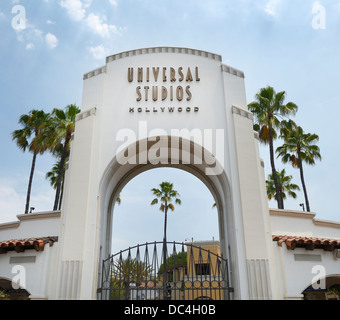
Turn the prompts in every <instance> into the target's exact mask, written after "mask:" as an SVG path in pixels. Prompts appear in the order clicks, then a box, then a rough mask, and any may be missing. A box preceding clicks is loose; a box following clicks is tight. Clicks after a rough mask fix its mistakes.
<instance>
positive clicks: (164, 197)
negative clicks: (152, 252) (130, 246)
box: [151, 182, 182, 299]
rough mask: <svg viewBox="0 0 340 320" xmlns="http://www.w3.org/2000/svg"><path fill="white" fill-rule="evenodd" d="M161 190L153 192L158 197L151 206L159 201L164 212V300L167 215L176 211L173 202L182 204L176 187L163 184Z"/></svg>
mask: <svg viewBox="0 0 340 320" xmlns="http://www.w3.org/2000/svg"><path fill="white" fill-rule="evenodd" d="M159 186H160V189H157V188H153V189H151V191H152V192H153V195H154V196H156V198H155V199H153V200H152V202H151V205H152V206H153V205H156V204H158V202H159V200H160V202H161V205H160V207H159V209H160V210H161V211H163V212H164V233H163V234H164V236H163V263H164V269H163V297H164V299H166V298H167V288H166V280H167V264H166V256H167V247H166V240H167V237H166V228H167V215H168V210H169V209H170V210H171V211H174V210H175V206H174V205H173V203H172V202H173V201H175V203H176V204H178V205H180V204H181V203H182V202H181V200H180V199H179V198H178V197H179V193H178V192H177V191H176V190H174V188H173V187H174V186H173V184H172V183H170V182H162V183H161V184H160V185H159Z"/></svg>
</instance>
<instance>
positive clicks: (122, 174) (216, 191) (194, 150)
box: [98, 136, 237, 283]
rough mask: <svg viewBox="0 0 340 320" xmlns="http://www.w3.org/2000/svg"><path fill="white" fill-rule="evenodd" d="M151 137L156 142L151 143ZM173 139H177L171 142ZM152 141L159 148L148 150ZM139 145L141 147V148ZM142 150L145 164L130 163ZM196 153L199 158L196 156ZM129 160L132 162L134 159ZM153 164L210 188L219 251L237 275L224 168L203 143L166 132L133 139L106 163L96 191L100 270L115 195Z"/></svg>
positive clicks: (106, 250) (108, 248)
mask: <svg viewBox="0 0 340 320" xmlns="http://www.w3.org/2000/svg"><path fill="white" fill-rule="evenodd" d="M170 140H171V142H172V143H171V142H170ZM150 141H157V142H153V143H150ZM174 141H175V142H176V143H173V142H174ZM155 144H157V149H158V151H159V152H156V153H152V154H150V153H149V151H150V150H152V147H153V146H154V145H155ZM184 145H186V146H190V148H183V146H184ZM142 146H144V147H143V148H142ZM145 153H147V154H148V156H147V162H146V163H145V164H138V162H137V163H135V164H131V163H130V162H129V161H130V160H131V159H132V160H134V159H135V158H136V157H137V158H140V157H145ZM199 155H201V156H202V158H200V159H199V157H200V156H199ZM122 158H124V161H125V162H124V163H120V160H119V159H122ZM190 158H191V159H192V161H190V162H189V163H186V161H185V160H186V159H190ZM131 162H132V163H133V161H131ZM155 168H177V169H181V170H184V171H186V172H188V173H190V174H192V175H194V176H195V177H197V178H198V179H199V180H200V181H201V182H202V183H204V184H205V186H206V187H207V188H208V190H209V191H210V192H211V194H212V196H213V199H214V201H215V203H216V208H217V212H218V229H219V238H220V246H221V253H222V254H223V256H224V257H226V258H227V259H228V260H229V261H230V264H231V269H232V270H231V274H232V276H233V277H235V276H236V275H237V268H235V266H236V265H237V259H236V239H235V234H234V232H235V229H234V228H233V227H232V226H233V225H234V223H233V215H232V214H231V212H232V205H231V201H228V200H229V199H230V197H231V194H230V187H229V182H228V179H227V177H226V175H225V171H224V168H223V167H222V166H221V165H220V164H219V163H218V161H217V160H216V159H215V158H214V156H213V155H212V154H211V153H210V152H209V151H207V150H205V149H204V148H203V147H202V146H200V145H198V144H196V143H195V142H193V141H189V140H185V139H182V138H179V137H169V136H158V137H157V139H150V138H149V139H145V140H141V141H138V142H136V143H133V144H132V145H129V146H128V147H127V148H125V149H124V150H122V151H121V152H120V153H119V154H118V155H117V156H116V157H115V158H114V159H113V161H112V162H111V163H110V165H109V166H108V168H107V170H106V172H105V174H104V176H103V179H102V182H101V186H100V193H99V194H100V195H101V196H100V199H101V205H100V207H101V217H102V227H101V229H102V233H101V246H100V253H99V256H98V261H99V267H98V269H99V270H100V267H101V263H102V261H103V260H104V259H106V258H107V257H108V256H109V255H110V254H111V238H112V225H113V212H114V207H115V205H116V199H117V197H118V196H119V194H120V193H121V192H122V190H123V188H124V187H125V186H126V185H127V184H128V183H129V181H131V180H132V179H133V178H135V177H136V176H138V175H139V174H142V173H143V172H146V171H149V170H151V169H155ZM207 169H209V173H210V174H209V175H207V174H206V173H207ZM214 172H216V175H214ZM211 205H213V203H212V204H211ZM100 279H101V273H100V272H99V278H98V283H99V282H100ZM230 282H231V283H234V281H233V278H230Z"/></svg>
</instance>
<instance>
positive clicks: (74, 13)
mask: <svg viewBox="0 0 340 320" xmlns="http://www.w3.org/2000/svg"><path fill="white" fill-rule="evenodd" d="M91 3H92V0H85V1H84V2H82V1H81V0H61V1H60V3H59V4H60V5H61V6H62V7H63V8H65V9H66V10H67V13H68V15H69V16H70V18H71V19H72V20H74V21H82V20H83V19H84V18H85V16H86V10H85V9H86V8H88V7H89V6H90V5H91Z"/></svg>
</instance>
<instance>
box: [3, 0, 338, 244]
mask: <svg viewBox="0 0 340 320" xmlns="http://www.w3.org/2000/svg"><path fill="white" fill-rule="evenodd" d="M15 6H20V7H19V8H21V9H22V8H24V10H25V11H24V13H25V15H24V18H25V19H24V21H25V25H24V27H23V29H22V30H18V29H17V27H18V24H17V25H15V22H16V23H17V22H18V21H19V22H22V20H18V19H17V15H18V11H14V12H12V10H14V9H15V8H18V7H15ZM13 24H14V25H13ZM19 25H20V24H19ZM20 26H21V25H20ZM0 31H1V41H0V70H1V76H0V106H1V109H0V120H1V127H0V135H1V140H0V144H1V145H0V146H1V150H2V157H1V160H0V161H1V162H0V163H1V166H0V223H1V222H8V221H13V220H16V215H18V214H21V213H23V211H24V206H25V196H26V189H27V180H28V175H29V170H30V165H31V155H30V154H28V153H26V154H24V153H22V152H21V151H20V150H19V149H18V148H17V147H16V145H15V143H14V142H12V141H11V136H10V133H11V132H12V131H13V130H15V129H17V121H18V119H19V116H20V115H21V114H24V113H28V112H29V111H30V110H31V109H33V108H36V109H41V108H42V109H44V110H46V111H51V110H52V109H53V108H55V107H58V108H64V107H66V106H67V105H68V104H70V103H76V104H77V105H79V106H80V105H81V93H82V76H83V74H84V73H86V72H88V71H91V70H93V69H95V68H97V67H100V66H103V65H104V64H105V57H106V56H107V55H111V54H115V53H119V52H122V51H126V50H131V49H137V48H143V47H153V46H180V47H190V48H196V49H201V50H206V51H211V52H214V53H217V54H220V55H222V57H223V62H224V63H225V64H228V65H231V66H233V67H235V68H238V69H241V70H242V71H244V73H245V76H246V79H245V82H246V90H247V99H248V102H251V101H253V98H254V95H255V94H256V92H257V91H258V90H259V89H260V88H261V87H264V86H267V85H271V86H273V87H274V88H275V89H276V90H277V91H282V90H285V91H286V92H287V101H293V102H295V103H296V104H297V105H298V106H299V111H298V114H297V115H296V117H295V118H294V119H295V120H296V121H297V122H298V124H299V125H301V126H302V127H303V128H304V130H305V131H306V132H311V133H317V134H318V135H319V136H320V141H319V146H320V148H321V153H322V156H323V160H322V162H319V163H317V164H316V166H314V167H306V168H305V175H306V184H307V189H308V194H309V198H310V205H311V210H312V211H313V212H316V213H317V218H319V219H325V220H334V221H340V209H339V206H338V205H337V203H336V201H335V200H336V199H337V198H338V197H339V181H340V170H339V167H338V164H339V159H340V143H339V124H338V121H339V104H340V90H339V84H340V81H339V74H340V72H339V71H340V58H339V57H340V0H334V1H332V0H327V1H326V0H323V1H322V0H320V1H311V0H299V1H293V0H255V1H254V0H225V1H222V0H212V1H207V0H204V1H201V0H181V1H177V0H172V1H164V0H35V1H31V0H2V1H1V3H0ZM261 156H262V158H263V159H264V160H265V163H266V174H268V173H269V171H270V165H269V162H268V152H267V148H266V147H261ZM53 163H54V159H52V158H51V157H50V156H49V155H44V156H42V157H39V158H38V162H37V167H36V175H35V177H34V184H33V190H32V202H31V204H32V206H34V207H35V208H36V211H44V210H50V209H51V208H52V206H53V196H54V190H53V189H52V188H50V186H49V184H48V182H47V181H46V180H45V173H46V172H47V171H48V170H50V168H51V167H52V165H53ZM276 165H277V168H278V169H282V168H286V171H287V172H288V173H289V174H292V175H293V178H294V180H293V181H294V182H295V183H297V184H300V180H299V173H298V171H297V170H293V169H291V168H290V167H289V166H287V165H286V166H284V165H282V164H281V162H280V160H279V159H278V160H277V161H276ZM151 176H152V177H157V178H158V176H157V173H155V172H154V173H153V174H152V175H151ZM151 176H150V177H151ZM165 176H166V174H165V173H164V172H161V173H159V179H161V178H162V177H165ZM148 177H149V176H148ZM169 178H176V181H173V182H174V183H175V186H176V188H177V189H178V191H180V192H181V190H180V188H181V189H183V190H187V188H188V186H190V187H191V185H192V184H193V183H194V182H192V180H190V179H193V178H192V177H187V175H186V174H184V173H180V174H178V173H176V174H175V173H169ZM148 179H149V178H148ZM146 180H147V179H146ZM146 180H145V177H144V180H143V179H141V180H138V179H136V181H132V182H131V183H130V184H129V186H130V188H129V189H126V190H125V191H124V192H126V197H125V199H129V201H128V200H126V203H125V205H126V208H125V209H123V207H124V204H122V205H121V207H120V208H119V209H118V210H117V217H118V213H120V212H122V213H121V215H122V216H123V215H124V213H123V212H125V211H129V212H136V211H140V212H142V211H143V210H144V211H145V212H153V213H154V214H155V215H157V214H159V213H158V211H157V210H156V209H155V208H150V206H149V199H147V200H146V205H145V209H143V210H142V209H141V206H140V203H138V206H139V207H138V208H139V209H136V207H135V205H136V204H137V202H138V201H135V205H134V204H133V202H134V201H132V199H134V198H135V199H137V196H136V195H138V194H139V195H140V193H138V190H139V188H141V184H143V181H146ZM138 181H140V182H138ZM150 181H159V180H157V179H156V178H155V180H152V178H150ZM198 185H200V182H199V183H198ZM177 186H178V187H177ZM195 186H196V184H195ZM152 187H153V186H152ZM145 189H147V190H149V186H146V187H145ZM124 192H123V195H124ZM148 192H149V191H148ZM181 193H182V194H183V192H181ZM197 194H198V195H199V200H201V199H205V203H209V205H207V206H206V207H202V205H198V206H196V207H192V204H193V203H194V202H195V199H196V200H197ZM191 196H192V197H193V198H192V199H193V200H190V201H187V204H186V206H184V204H183V206H182V208H181V209H178V211H176V212H175V213H174V216H175V215H176V214H177V215H178V216H184V215H185V214H187V213H185V212H196V214H197V212H198V211H199V214H202V215H203V216H204V217H205V218H204V219H206V220H204V219H203V218H202V221H212V226H211V230H212V232H211V237H213V236H215V237H218V234H216V219H217V218H216V216H217V214H216V212H215V213H214V211H213V210H212V209H211V205H210V201H211V195H210V194H209V193H208V192H205V191H204V188H203V189H202V190H201V189H200V188H199V187H197V193H196V194H194V195H191ZM183 197H184V195H183ZM195 197H196V198H195ZM150 198H151V193H150ZM187 199H188V200H189V199H191V198H190V196H189V195H187ZM183 201H184V199H183ZM196 202H197V203H200V201H198V200H197V201H196ZM302 202H304V200H303V193H302V192H300V193H299V198H298V199H297V200H289V201H287V202H286V204H285V206H286V208H287V209H293V210H299V209H300V206H299V204H300V203H302ZM189 203H190V204H189ZM128 205H129V206H131V207H129V208H128ZM270 207H274V208H275V207H276V204H275V203H273V202H271V203H270ZM124 210H125V211H124ZM207 211H208V212H207ZM211 214H213V215H214V214H215V218H214V219H211ZM142 216H143V215H142ZM174 216H173V219H175V218H174ZM117 219H118V218H117ZM150 219H151V218H150ZM130 221H131V220H130ZM144 221H145V220H144ZM149 221H150V220H149ZM183 221H184V220H183ZM123 223H124V222H123V221H122V224H123ZM156 224H157V223H156ZM170 224H171V222H170ZM152 228H154V229H156V228H159V225H157V226H153V227H152ZM169 228H171V227H170V226H169ZM173 228H174V229H176V230H177V227H173ZM201 235H202V237H204V238H207V237H209V236H210V235H205V234H201ZM179 237H180V239H176V240H181V241H183V240H184V238H186V237H189V238H191V237H195V238H196V237H200V234H199V233H198V234H196V233H195V232H194V231H193V232H192V234H190V232H186V231H183V234H181V235H180V236H179ZM153 240H154V239H153ZM138 241H139V240H138Z"/></svg>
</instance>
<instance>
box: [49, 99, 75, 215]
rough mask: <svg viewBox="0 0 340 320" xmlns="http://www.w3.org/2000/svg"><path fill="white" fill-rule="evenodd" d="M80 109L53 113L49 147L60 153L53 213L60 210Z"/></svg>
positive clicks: (66, 109)
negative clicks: (72, 139)
mask: <svg viewBox="0 0 340 320" xmlns="http://www.w3.org/2000/svg"><path fill="white" fill-rule="evenodd" d="M79 112H80V109H79V108H78V107H77V106H76V105H74V104H71V105H68V106H67V107H66V108H65V110H61V109H54V110H53V112H52V116H53V118H52V121H53V124H52V126H50V128H49V132H50V134H49V137H48V145H49V148H50V150H51V152H52V153H54V154H56V153H57V154H58V153H59V155H60V156H59V157H60V159H59V161H60V163H59V172H58V180H57V186H56V196H55V200H54V206H53V211H56V210H57V209H58V204H59V202H60V197H61V187H62V181H63V178H64V174H65V164H66V161H67V158H68V156H69V152H70V148H71V138H72V134H73V132H74V130H75V119H76V115H77V114H78V113H79Z"/></svg>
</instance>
